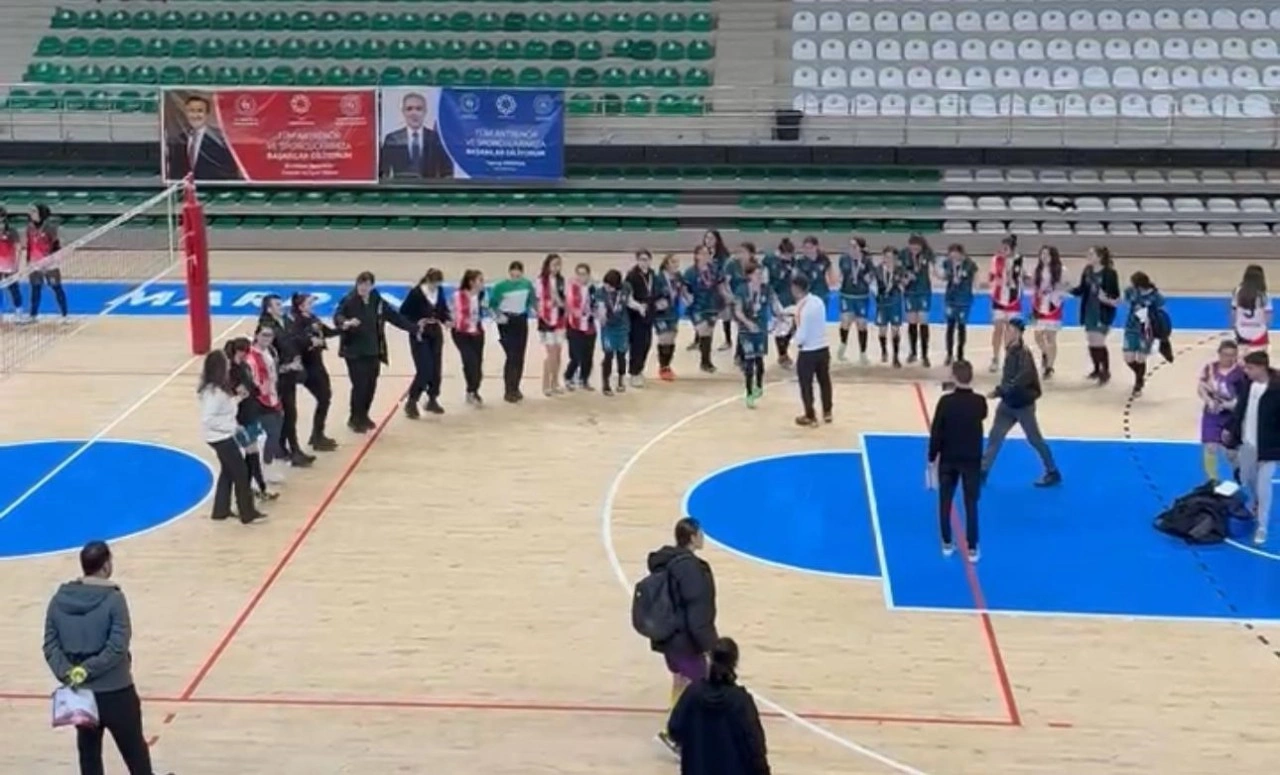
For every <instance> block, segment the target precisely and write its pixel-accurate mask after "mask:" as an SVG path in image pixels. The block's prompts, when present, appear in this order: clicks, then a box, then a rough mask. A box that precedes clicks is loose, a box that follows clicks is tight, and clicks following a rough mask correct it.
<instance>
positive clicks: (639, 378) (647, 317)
mask: <svg viewBox="0 0 1280 775" xmlns="http://www.w3.org/2000/svg"><path fill="white" fill-rule="evenodd" d="M626 282H627V286H628V287H629V288H630V290H631V300H632V301H635V302H637V303H639V304H641V305H643V308H642V309H641V310H637V309H635V308H634V307H631V308H628V309H627V314H628V315H629V316H630V317H631V328H630V329H628V331H627V336H628V338H629V339H630V340H631V341H630V342H629V345H630V346H629V347H628V349H629V350H630V353H631V361H630V363H628V365H627V369H628V373H629V374H630V375H631V387H636V388H641V387H644V367H645V362H646V361H647V360H648V359H649V348H650V347H651V346H652V345H653V316H654V309H653V304H652V303H651V300H652V298H653V254H652V253H650V252H649V251H647V250H638V251H636V265H635V266H633V267H631V271H629V272H627V277H626ZM618 376H619V377H621V376H622V375H621V374H619V375H618Z"/></svg>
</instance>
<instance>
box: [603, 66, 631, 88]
mask: <svg viewBox="0 0 1280 775" xmlns="http://www.w3.org/2000/svg"><path fill="white" fill-rule="evenodd" d="M600 85H601V86H607V87H609V88H615V89H616V88H618V87H621V86H626V85H627V71H626V70H623V69H622V68H621V67H608V68H605V70H604V72H602V73H600Z"/></svg>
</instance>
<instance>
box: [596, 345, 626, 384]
mask: <svg viewBox="0 0 1280 775" xmlns="http://www.w3.org/2000/svg"><path fill="white" fill-rule="evenodd" d="M615 360H616V361H617V362H618V383H619V384H621V383H622V378H623V377H625V376H626V374H627V353H626V351H622V350H620V351H618V352H609V351H608V350H606V351H605V353H604V359H603V360H601V361H600V379H601V380H602V381H603V383H604V386H605V387H609V380H610V378H612V377H613V362H614V361H615Z"/></svg>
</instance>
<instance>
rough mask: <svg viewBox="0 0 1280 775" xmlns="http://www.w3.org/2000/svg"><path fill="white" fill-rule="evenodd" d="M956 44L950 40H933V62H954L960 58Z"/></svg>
mask: <svg viewBox="0 0 1280 775" xmlns="http://www.w3.org/2000/svg"><path fill="white" fill-rule="evenodd" d="M957 52H958V49H957V47H956V42H955V41H954V40H951V39H950V38H943V39H942V40H935V41H934V42H933V56H932V59H933V60H934V61H935V62H954V61H955V60H957V59H959V58H960V55H959V53H957Z"/></svg>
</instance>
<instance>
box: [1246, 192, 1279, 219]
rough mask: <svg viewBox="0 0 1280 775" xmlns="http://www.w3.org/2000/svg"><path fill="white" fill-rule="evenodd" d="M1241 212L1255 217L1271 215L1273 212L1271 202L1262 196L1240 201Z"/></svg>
mask: <svg viewBox="0 0 1280 775" xmlns="http://www.w3.org/2000/svg"><path fill="white" fill-rule="evenodd" d="M1240 212H1242V213H1250V214H1254V215H1257V214H1260V213H1264V214H1266V215H1271V214H1272V213H1273V210H1272V208H1271V202H1270V200H1267V199H1263V198H1262V197H1260V196H1251V197H1245V198H1244V199H1241V200H1240Z"/></svg>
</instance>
